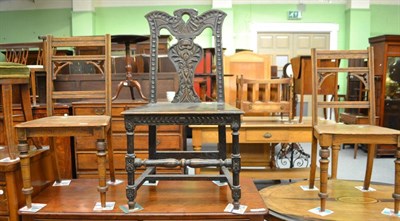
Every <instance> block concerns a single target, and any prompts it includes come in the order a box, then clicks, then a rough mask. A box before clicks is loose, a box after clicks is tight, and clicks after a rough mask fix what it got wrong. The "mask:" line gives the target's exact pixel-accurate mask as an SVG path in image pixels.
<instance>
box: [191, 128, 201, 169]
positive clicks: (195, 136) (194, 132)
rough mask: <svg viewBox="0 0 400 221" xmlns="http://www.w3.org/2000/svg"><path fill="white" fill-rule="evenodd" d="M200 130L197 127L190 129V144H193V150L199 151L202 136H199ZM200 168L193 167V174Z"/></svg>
mask: <svg viewBox="0 0 400 221" xmlns="http://www.w3.org/2000/svg"><path fill="white" fill-rule="evenodd" d="M201 136H202V135H201V130H198V129H194V128H193V129H192V146H193V151H201V149H202V147H201V143H202V137H201ZM200 172H201V169H200V168H195V174H200Z"/></svg>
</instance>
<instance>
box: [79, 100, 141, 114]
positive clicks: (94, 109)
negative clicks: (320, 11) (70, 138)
mask: <svg viewBox="0 0 400 221" xmlns="http://www.w3.org/2000/svg"><path fill="white" fill-rule="evenodd" d="M142 105H143V104H141V103H138V104H125V105H123V104H120V105H113V107H112V108H111V116H113V117H121V112H123V111H125V110H128V109H130V108H134V107H138V106H142ZM73 106H74V107H73V112H74V115H103V114H105V113H106V110H105V107H104V105H100V104H91V105H88V106H79V105H73Z"/></svg>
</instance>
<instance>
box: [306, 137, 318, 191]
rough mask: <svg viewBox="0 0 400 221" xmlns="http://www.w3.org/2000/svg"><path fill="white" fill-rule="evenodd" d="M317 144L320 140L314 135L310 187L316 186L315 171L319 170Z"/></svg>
mask: <svg viewBox="0 0 400 221" xmlns="http://www.w3.org/2000/svg"><path fill="white" fill-rule="evenodd" d="M317 146H318V140H317V139H316V138H315V137H314V136H313V137H312V142H311V165H310V176H309V178H310V179H309V181H308V182H309V184H308V188H310V189H313V188H314V182H315V173H316V172H317Z"/></svg>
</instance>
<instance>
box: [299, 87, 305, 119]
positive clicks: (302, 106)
mask: <svg viewBox="0 0 400 221" xmlns="http://www.w3.org/2000/svg"><path fill="white" fill-rule="evenodd" d="M303 87H304V85H303ZM303 90H304V89H302V91H301V94H300V116H299V123H302V122H303V109H304V91H303Z"/></svg>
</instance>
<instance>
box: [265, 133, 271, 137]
mask: <svg viewBox="0 0 400 221" xmlns="http://www.w3.org/2000/svg"><path fill="white" fill-rule="evenodd" d="M271 137H272V134H271V133H265V134H264V138H271Z"/></svg>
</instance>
